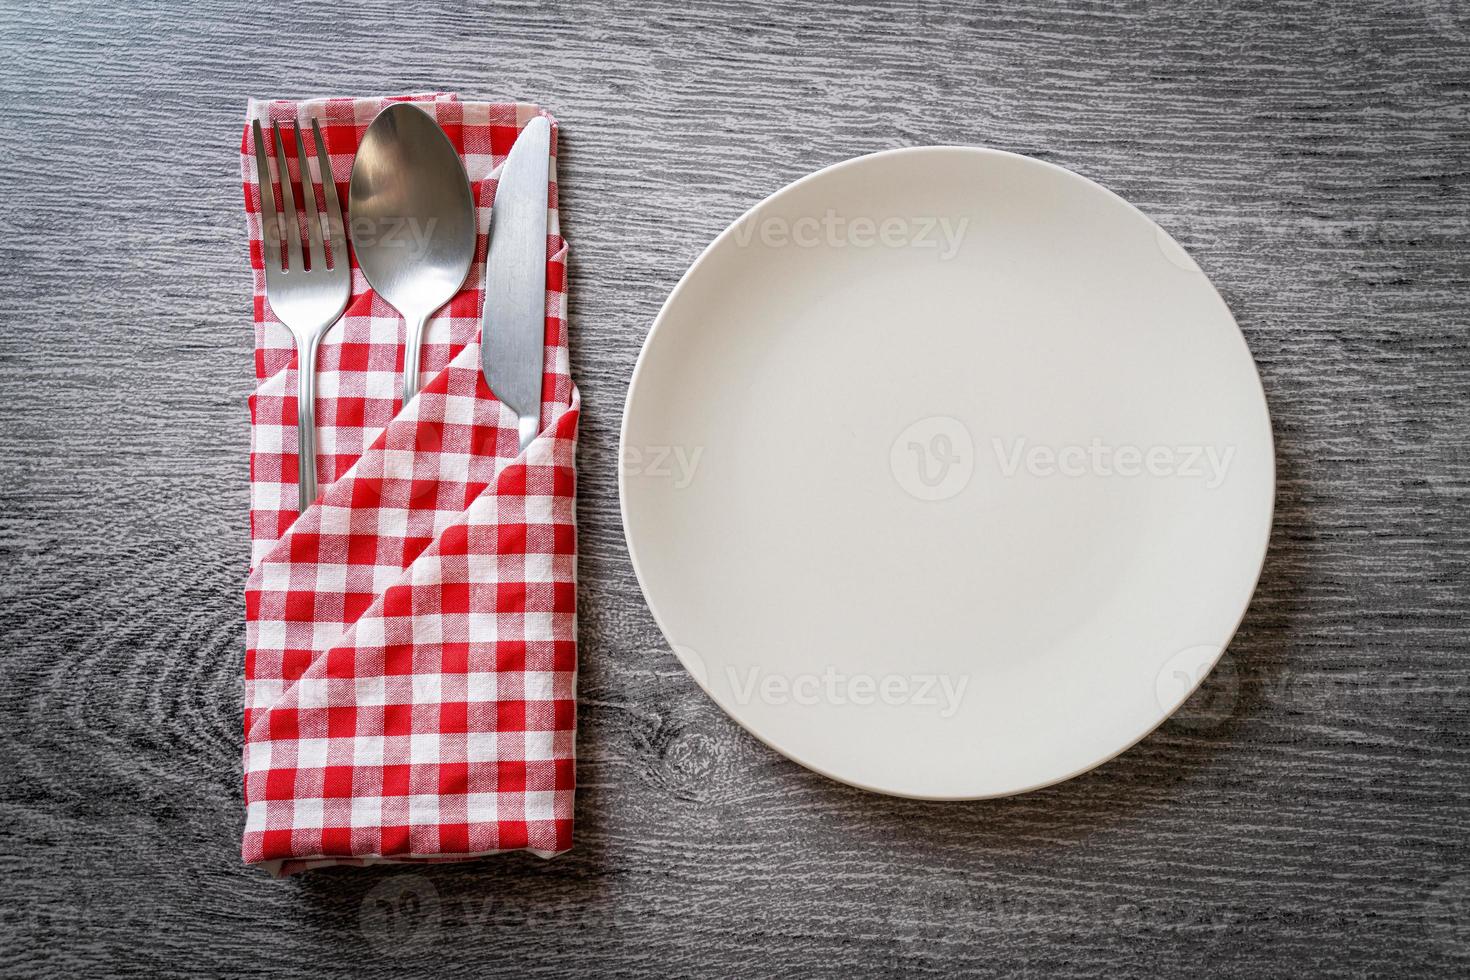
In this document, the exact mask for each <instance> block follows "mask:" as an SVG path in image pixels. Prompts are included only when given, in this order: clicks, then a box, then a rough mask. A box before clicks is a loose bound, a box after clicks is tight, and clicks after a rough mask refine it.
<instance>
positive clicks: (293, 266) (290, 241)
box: [271, 123, 305, 272]
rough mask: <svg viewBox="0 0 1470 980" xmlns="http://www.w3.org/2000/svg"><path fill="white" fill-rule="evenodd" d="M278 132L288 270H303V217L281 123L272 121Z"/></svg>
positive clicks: (278, 159)
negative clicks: (287, 156)
mask: <svg viewBox="0 0 1470 980" xmlns="http://www.w3.org/2000/svg"><path fill="white" fill-rule="evenodd" d="M271 128H272V129H274V130H275V132H276V169H277V170H279V171H280V172H281V210H282V211H283V212H284V216H285V218H286V271H287V272H301V271H302V270H303V269H304V268H305V266H304V265H302V262H301V224H300V221H301V219H300V218H299V217H298V216H297V211H296V195H294V194H292V193H291V171H290V169H289V168H288V167H287V166H286V143H285V141H284V140H282V139H281V124H280V123H271Z"/></svg>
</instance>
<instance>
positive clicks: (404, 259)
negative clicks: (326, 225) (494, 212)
mask: <svg viewBox="0 0 1470 980" xmlns="http://www.w3.org/2000/svg"><path fill="white" fill-rule="evenodd" d="M348 210H349V213H350V214H351V216H352V247H353V251H354V252H355V253H356V254H357V264H358V267H359V268H361V269H362V274H363V276H364V277H366V278H367V281H368V285H370V286H372V287H373V291H374V292H376V293H377V294H378V295H379V296H381V297H382V298H383V299H384V300H385V301H386V302H387V303H388V304H389V305H391V306H392V307H393V308H394V309H395V310H397V311H398V312H399V313H400V314H401V315H402V316H403V319H404V321H405V322H406V323H407V325H408V332H407V334H406V337H405V341H404V356H403V402H404V404H408V401H409V399H411V398H413V396H414V394H415V393H416V392H417V391H418V387H419V352H420V349H421V346H422V344H423V334H424V325H425V324H426V323H427V322H428V320H429V317H431V316H433V315H434V313H435V312H436V311H437V310H438V309H439V308H440V307H441V306H443V305H444V304H445V303H448V302H449V301H450V300H451V299H452V298H453V297H454V294H455V293H457V292H459V290H460V287H461V286H463V285H464V281H465V277H466V276H467V275H469V271H470V263H471V262H472V261H474V257H475V202H474V196H473V195H472V194H471V193H470V182H469V178H468V177H466V176H465V170H464V164H463V163H462V162H461V161H460V159H459V154H458V153H457V152H456V151H455V149H454V144H453V143H451V142H449V137H447V136H445V135H444V130H442V129H440V128H439V124H438V123H436V122H435V121H434V119H433V117H431V116H430V115H429V114H428V113H426V112H424V111H423V110H422V109H420V108H419V107H418V106H416V105H414V104H412V103H410V102H395V103H393V104H392V105H390V106H388V107H387V108H385V109H384V110H383V111H382V112H380V113H378V115H377V116H376V117H375V118H374V119H373V121H372V125H370V126H368V129H367V133H366V134H364V136H363V138H362V144H361V145H360V146H359V147H358V150H357V157H356V159H354V160H353V163H352V183H351V185H350V187H349V191H348Z"/></svg>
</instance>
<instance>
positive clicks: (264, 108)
mask: <svg viewBox="0 0 1470 980" xmlns="http://www.w3.org/2000/svg"><path fill="white" fill-rule="evenodd" d="M410 98H413V99H414V100H416V101H419V102H421V103H422V104H423V106H424V107H425V108H426V109H427V110H428V111H430V112H431V113H432V114H433V115H434V116H435V117H436V119H437V120H438V122H439V125H440V126H441V127H443V129H444V131H445V133H446V134H447V135H448V136H449V139H450V140H451V142H453V143H454V145H455V147H456V148H457V149H458V150H459V152H460V154H461V156H462V158H463V160H464V164H465V169H466V171H467V173H468V175H469V178H470V184H471V187H472V188H473V190H474V196H475V202H476V207H477V212H478V217H479V222H480V224H479V227H480V229H481V234H480V239H479V243H478V248H477V254H476V261H475V263H474V265H473V267H472V270H471V272H470V276H469V279H468V281H467V282H466V284H465V287H464V289H463V290H462V291H461V292H460V293H459V295H458V296H456V297H455V298H454V299H453V300H452V301H451V302H450V304H449V305H448V306H446V307H445V308H444V310H442V311H441V312H440V313H439V314H438V315H437V316H435V317H434V319H433V320H432V321H430V323H429V327H428V330H427V332H426V335H425V342H424V349H423V366H424V373H423V379H424V383H423V387H422V389H421V391H420V392H419V394H418V395H417V396H416V397H415V398H414V399H413V400H412V401H410V402H409V403H408V404H407V405H400V404H399V402H398V399H399V396H400V394H401V390H402V379H401V372H402V369H403V335H404V324H403V320H402V319H401V318H400V317H399V316H398V315H397V314H396V313H395V312H394V311H393V309H392V308H391V307H389V306H388V305H387V304H386V303H384V302H383V301H382V300H381V299H379V298H378V297H376V296H375V295H374V294H373V292H372V290H371V289H369V288H368V286H367V283H366V281H365V280H364V279H363V277H362V274H361V272H360V271H359V270H358V269H357V268H356V264H355V262H354V265H353V289H352V299H351V301H350V303H349V305H348V308H347V312H346V314H345V316H344V317H343V319H342V320H341V322H340V323H339V324H338V325H337V326H335V327H333V328H332V330H331V331H330V332H329V333H328V334H327V336H326V338H325V339H324V340H323V341H322V345H321V349H320V355H319V359H318V364H319V369H318V377H317V391H318V396H317V426H318V428H317V439H318V456H317V476H318V480H319V485H320V486H321V487H322V488H323V489H322V490H321V493H320V496H319V498H318V499H317V501H316V502H315V503H314V504H313V505H312V506H311V507H309V508H307V510H306V511H305V512H304V513H297V506H296V505H297V494H296V473H297V469H296V467H297V456H296V398H295V392H296V377H295V372H296V357H295V348H294V344H293V341H292V339H291V334H290V333H289V331H287V330H286V328H285V327H284V326H283V325H282V324H280V323H279V322H278V321H277V320H276V319H275V318H274V316H273V314H272V312H271V309H270V304H269V302H268V300H267V297H266V290H265V277H264V271H263V268H264V267H263V251H262V244H261V242H262V234H261V217H260V215H261V209H260V200H261V188H260V187H259V186H258V184H257V181H256V170H255V161H254V145H253V136H252V132H251V129H252V127H251V126H250V122H251V121H252V120H254V119H259V120H261V122H262V123H263V124H266V123H269V122H272V121H279V122H281V123H282V125H283V128H284V127H285V126H286V125H287V124H289V125H296V124H298V123H300V124H305V125H306V126H307V127H308V130H307V132H309V126H310V121H311V120H312V119H316V120H317V121H318V122H319V123H320V125H321V128H322V132H323V136H324V137H325V139H326V143H327V148H328V153H329V156H330V158H331V171H332V179H333V180H334V181H335V182H336V185H337V190H338V195H339V198H340V200H341V201H342V202H343V205H344V207H345V206H346V203H347V189H348V188H347V184H348V180H349V177H350V174H351V169H352V159H353V155H354V153H355V151H356V149H357V145H358V141H359V140H360V139H361V138H362V135H363V133H364V132H365V131H366V129H367V126H368V124H369V123H370V122H371V121H372V118H373V116H374V115H375V114H376V113H377V112H378V110H379V109H381V108H382V106H383V105H384V104H386V102H387V101H388V100H385V99H324V100H313V101H306V102H282V101H275V102H252V103H251V105H250V108H249V115H248V117H247V120H246V127H245V136H244V139H243V141H242V145H241V173H242V175H243V178H244V190H245V211H246V222H247V227H248V230H249V235H250V261H251V267H252V269H253V270H254V284H255V370H256V375H257V382H258V385H257V388H256V391H255V394H254V396H253V397H252V398H251V401H250V406H251V420H252V427H251V464H250V473H251V506H250V517H251V520H250V523H251V534H252V540H253V548H252V562H251V565H252V567H251V571H250V576H249V580H248V582H247V585H246V593H245V595H246V621H247V629H246V643H247V656H246V666H245V673H246V678H245V767H244V768H245V803H246V823H245V835H244V846H243V854H244V858H245V860H246V861H247V862H248V863H252V864H258V865H261V866H262V867H264V868H266V869H267V870H269V871H271V872H272V873H274V874H278V875H284V874H291V873H294V872H297V871H303V870H307V869H309V868H314V867H319V866H323V865H334V864H371V863H378V862H385V861H409V862H413V861H449V860H461V859H464V858H469V857H475V856H479V855H483V854H491V853H495V852H498V851H507V850H530V851H532V852H533V853H536V854H540V855H542V856H551V855H553V854H557V853H560V852H562V851H565V850H566V849H567V848H568V847H570V846H571V824H572V794H573V787H574V763H573V760H574V740H575V734H576V709H575V705H576V692H575V687H576V514H575V476H574V454H575V448H576V435H577V417H578V396H577V391H576V388H575V387H574V386H573V384H572V380H571V374H570V368H569V356H568V347H567V324H566V316H565V308H566V306H565V304H566V256H567V248H566V243H565V242H564V241H563V240H562V238H561V236H560V233H559V225H558V222H557V198H556V190H555V182H554V181H553V184H552V193H551V195H550V200H549V202H548V203H549V208H550V212H549V225H548V241H547V297H546V362H545V370H544V381H543V388H542V391H543V394H542V398H543V403H542V413H541V428H542V431H541V434H540V435H539V436H538V437H537V439H536V440H535V441H534V442H533V443H532V444H531V445H530V446H529V447H528V448H527V449H526V451H525V452H524V453H522V452H520V450H519V441H518V436H517V424H516V423H517V420H516V417H515V414H514V413H513V412H511V411H510V410H509V409H507V408H506V407H505V406H503V405H501V404H500V402H499V401H498V400H497V399H496V398H495V396H494V394H493V393H492V392H491V391H490V389H489V388H488V387H487V386H486V384H485V381H484V378H483V376H482V374H481V372H480V365H479V356H480V355H479V342H478V336H479V329H480V322H479V315H480V309H481V305H482V299H483V295H482V292H481V277H482V274H483V270H484V262H485V251H486V246H487V243H488V239H487V236H486V231H487V229H488V227H489V219H490V207H491V203H492V201H493V199H494V193H495V185H496V175H497V174H496V168H497V167H498V166H499V165H500V164H501V163H503V162H504V160H505V157H506V155H507V154H508V153H509V151H510V148H511V145H512V144H513V143H514V142H515V139H516V136H517V135H518V134H519V132H520V129H521V128H522V127H523V126H524V125H525V124H526V122H528V121H529V120H530V119H532V118H534V117H535V116H536V115H538V114H540V113H541V110H539V109H538V108H536V107H535V106H529V105H516V104H491V103H485V102H465V101H460V100H459V99H458V98H456V97H455V96H453V95H446V94H432V95H424V96H411V97H410ZM269 131H270V130H269V128H268V127H267V129H266V132H267V133H269ZM555 132H556V128H555V123H554V121H553V139H552V154H553V160H554V159H555V152H556V150H555V146H556V139H555ZM292 142H293V141H291V140H289V139H288V140H287V141H286V143H287V147H288V153H289V152H290V149H291V144H292ZM307 142H308V143H310V139H309V137H308V139H307ZM273 169H274V168H273ZM288 170H289V172H290V176H291V178H292V179H293V182H294V183H295V184H296V186H297V194H300V193H301V191H300V182H299V168H298V165H297V161H296V160H295V159H294V158H290V159H288ZM275 179H276V180H277V181H279V179H280V178H279V175H275ZM270 192H271V193H274V194H276V195H277V200H279V187H273V188H271V189H270ZM297 199H298V200H300V198H299V197H298V198H297ZM320 200H321V198H320V195H318V201H319V202H320ZM347 217H348V222H349V227H350V223H351V215H350V214H349V215H348V216H347Z"/></svg>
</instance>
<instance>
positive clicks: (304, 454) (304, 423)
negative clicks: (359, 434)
mask: <svg viewBox="0 0 1470 980" xmlns="http://www.w3.org/2000/svg"><path fill="white" fill-rule="evenodd" d="M320 339H321V338H320V336H317V337H312V338H310V339H307V340H297V341H296V476H297V479H296V483H297V489H298V490H299V491H300V499H301V508H300V512H301V513H305V512H306V508H308V507H310V506H311V505H312V502H313V501H315V500H316V349H317V342H318V341H319V340H320Z"/></svg>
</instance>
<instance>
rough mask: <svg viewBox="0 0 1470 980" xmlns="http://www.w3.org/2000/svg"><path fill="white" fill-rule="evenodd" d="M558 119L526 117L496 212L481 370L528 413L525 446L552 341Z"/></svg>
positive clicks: (499, 393) (535, 422)
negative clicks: (551, 226) (551, 217)
mask: <svg viewBox="0 0 1470 980" xmlns="http://www.w3.org/2000/svg"><path fill="white" fill-rule="evenodd" d="M550 156H551V123H550V121H549V120H548V119H547V118H546V117H545V116H537V117H536V118H535V119H532V120H531V121H530V122H528V123H526V126H525V128H524V129H522V130H521V134H520V136H519V137H517V138H516V141H515V145H514V146H512V147H511V148H510V156H509V157H507V158H506V160H505V164H504V165H503V166H502V167H501V168H500V182H499V184H497V185H496V189H495V204H494V206H493V207H492V209H491V212H490V251H489V255H488V256H487V257H486V260H485V309H484V313H483V314H482V316H481V319H480V370H481V371H483V372H484V374H485V382H486V383H487V384H489V385H490V390H491V391H493V392H494V393H495V397H496V398H499V399H500V401H501V402H502V403H504V404H505V406H506V407H507V408H509V409H510V410H511V411H513V412H515V413H516V415H518V416H519V417H520V437H521V451H522V452H525V449H526V447H527V446H529V445H530V444H531V440H532V439H534V438H536V433H537V431H538V430H539V429H540V427H541V370H542V365H543V363H544V358H545V354H544V351H543V345H544V344H545V341H546V211H547V207H548V204H549V201H548V197H547V194H548V187H547V184H548V176H547V174H548V171H549V170H550Z"/></svg>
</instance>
